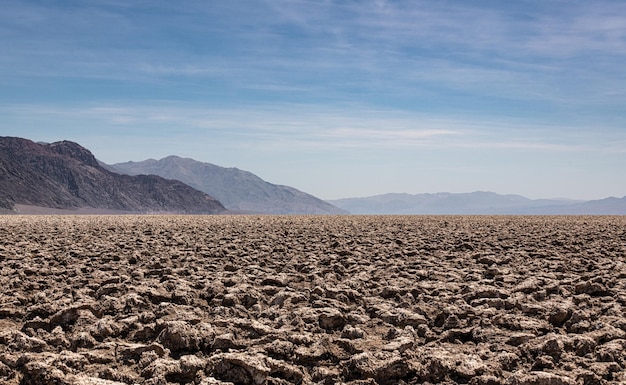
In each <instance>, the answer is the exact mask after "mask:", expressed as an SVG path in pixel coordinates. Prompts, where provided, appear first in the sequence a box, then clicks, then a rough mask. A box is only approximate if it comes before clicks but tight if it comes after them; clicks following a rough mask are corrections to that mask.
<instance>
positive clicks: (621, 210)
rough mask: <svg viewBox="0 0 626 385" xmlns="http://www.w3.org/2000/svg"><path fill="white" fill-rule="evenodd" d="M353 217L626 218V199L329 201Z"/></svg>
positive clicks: (451, 196) (470, 196)
mask: <svg viewBox="0 0 626 385" xmlns="http://www.w3.org/2000/svg"><path fill="white" fill-rule="evenodd" d="M328 202H329V203H332V204H333V205H335V206H337V207H339V208H342V209H344V210H347V211H349V212H350V213H352V214H389V215H393V214H397V215H411V214H422V215H472V214H476V215H479V214H510V215H566V214H571V215H592V214H597V215H624V214H626V197H623V198H613V197H611V198H606V199H601V200H594V201H587V202H585V201H574V200H568V199H529V198H526V197H523V196H521V195H501V194H496V193H493V192H488V191H476V192H472V193H435V194H398V193H389V194H382V195H376V196H370V197H363V198H344V199H337V200H329V201H328Z"/></svg>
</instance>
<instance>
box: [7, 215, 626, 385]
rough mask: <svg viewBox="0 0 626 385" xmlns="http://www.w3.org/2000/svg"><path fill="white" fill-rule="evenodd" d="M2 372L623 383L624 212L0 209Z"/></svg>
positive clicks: (102, 382) (25, 378)
mask: <svg viewBox="0 0 626 385" xmlns="http://www.w3.org/2000/svg"><path fill="white" fill-rule="evenodd" d="M0 269H1V270H0V285H1V287H2V290H1V291H0V383H2V384H35V385H37V384H95V385H114V384H118V385H119V384H151V385H156V384H159V385H160V384H164V385H165V384H202V385H209V384H227V383H235V384H292V383H296V384H313V383H319V384H338V383H346V384H353V385H356V384H402V383H404V384H423V383H447V384H466V383H467V384H472V385H504V384H524V385H531V384H533V385H542V384H545V385H560V384H624V383H626V217H566V216H563V217H538V216H537V217H508V216H494V217H488V216H475V217H461V216H436V217H420V216H406V217H403V216H397V217H396V216H381V217H375V216H372V217H370V216H0Z"/></svg>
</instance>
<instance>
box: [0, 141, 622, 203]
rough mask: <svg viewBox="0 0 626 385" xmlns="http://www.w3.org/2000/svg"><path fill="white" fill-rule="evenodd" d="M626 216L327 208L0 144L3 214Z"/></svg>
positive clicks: (162, 167)
mask: <svg viewBox="0 0 626 385" xmlns="http://www.w3.org/2000/svg"><path fill="white" fill-rule="evenodd" d="M68 210H69V212H72V213H93V214H97V213H193V214H217V213H264V214H349V213H352V214H396V215H412V214H422V215H455V214H456V215H470V214H510V215H559V214H573V215H589V214H593V215H597V214H602V215H625V214H626V197H622V198H615V197H610V198H606V199H600V200H592V201H574V200H568V199H528V198H525V197H523V196H520V195H500V194H496V193H493V192H485V191H477V192H473V193H461V194H454V193H436V194H413V195H412V194H393V193H392V194H383V195H377V196H371V197H364V198H344V199H337V200H330V201H323V200H321V199H318V198H316V197H314V196H312V195H310V194H307V193H304V192H302V191H299V190H297V189H295V188H293V187H289V186H283V185H276V184H272V183H269V182H266V181H264V180H263V179H261V178H259V177H258V176H256V175H254V174H252V173H250V172H248V171H243V170H239V169H237V168H224V167H220V166H217V165H214V164H211V163H202V162H198V161H195V160H193V159H189V158H181V157H178V156H169V157H166V158H163V159H160V160H154V159H149V160H145V161H141V162H125V163H118V164H114V165H110V166H109V165H105V164H104V163H102V162H99V161H98V160H97V159H96V158H95V157H94V155H93V154H92V153H91V152H90V151H89V150H87V149H85V148H83V147H81V146H80V145H79V144H77V143H74V142H70V141H60V142H55V143H35V142H33V141H30V140H28V139H22V138H15V137H0V212H9V213H16V212H18V213H64V212H67V211H68Z"/></svg>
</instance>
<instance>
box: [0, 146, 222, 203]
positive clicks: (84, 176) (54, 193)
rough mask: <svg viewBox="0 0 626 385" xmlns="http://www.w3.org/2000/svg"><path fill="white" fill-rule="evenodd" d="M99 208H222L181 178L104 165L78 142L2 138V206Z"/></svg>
mask: <svg viewBox="0 0 626 385" xmlns="http://www.w3.org/2000/svg"><path fill="white" fill-rule="evenodd" d="M16 205H27V206H37V207H47V208H53V209H78V208H85V207H89V208H100V209H108V210H117V211H123V212H144V213H145V212H171V213H208V214H212V213H219V212H223V211H225V209H224V207H223V206H222V204H221V203H220V202H218V201H217V200H216V199H215V198H213V197H211V196H209V195H207V194H205V193H202V192H200V191H197V190H195V189H193V188H191V187H189V186H187V185H185V184H184V183H181V182H179V181H171V180H166V179H164V178H161V177H157V176H133V177H131V176H128V175H120V174H117V173H113V172H111V171H109V170H106V169H104V168H102V167H101V166H100V165H99V163H98V161H97V160H96V159H95V157H94V156H93V154H92V153H91V152H89V151H88V150H87V149H85V148H83V147H81V146H80V145H78V144H76V143H73V142H69V141H62V142H56V143H52V144H39V143H34V142H32V141H30V140H27V139H22V138H14V137H0V208H3V209H5V210H14V209H15V206H16Z"/></svg>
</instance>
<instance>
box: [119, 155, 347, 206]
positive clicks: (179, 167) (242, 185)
mask: <svg viewBox="0 0 626 385" xmlns="http://www.w3.org/2000/svg"><path fill="white" fill-rule="evenodd" d="M108 167H110V168H111V169H112V170H115V171H117V172H120V173H124V174H128V175H140V174H146V175H150V174H153V175H159V176H161V177H164V178H167V179H176V180H179V181H181V182H184V183H186V184H188V185H190V186H192V187H194V188H196V189H198V190H200V191H203V192H205V193H207V194H209V195H211V196H214V197H215V198H217V199H218V200H219V201H220V202H222V204H224V206H225V207H226V208H227V209H229V210H234V211H239V212H250V213H262V214H348V212H346V211H344V210H341V209H339V208H337V207H335V206H333V205H331V204H330V203H328V202H325V201H323V200H321V199H319V198H316V197H314V196H312V195H310V194H307V193H305V192H302V191H300V190H297V189H295V188H293V187H289V186H283V185H276V184H272V183H269V182H266V181H264V180H263V179H261V178H259V177H258V176H256V175H255V174H253V173H251V172H248V171H243V170H240V169H237V168H226V167H221V166H217V165H214V164H211V163H203V162H199V161H196V160H194V159H190V158H181V157H179V156H175V155H172V156H168V157H165V158H163V159H160V160H155V159H148V160H144V161H140V162H125V163H116V164H113V165H109V166H108Z"/></svg>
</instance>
